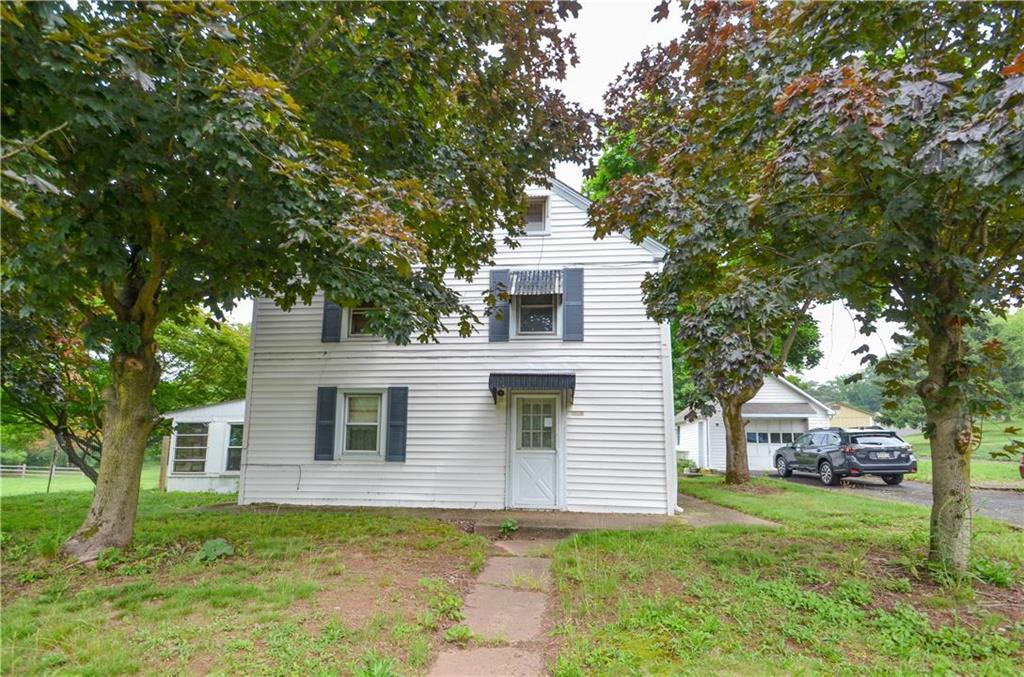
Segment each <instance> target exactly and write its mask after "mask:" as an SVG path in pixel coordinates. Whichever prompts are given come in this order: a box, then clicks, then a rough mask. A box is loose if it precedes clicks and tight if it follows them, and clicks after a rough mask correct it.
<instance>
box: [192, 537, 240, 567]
mask: <svg viewBox="0 0 1024 677" xmlns="http://www.w3.org/2000/svg"><path fill="white" fill-rule="evenodd" d="M234 554H235V549H234V548H233V547H231V544H230V543H228V542H227V541H225V540H224V539H223V538H211V539H210V540H208V541H206V542H205V543H203V545H202V547H200V548H199V552H197V553H196V555H195V557H193V558H192V561H194V562H216V561H217V560H219V559H221V558H223V557H230V556H231V555H234Z"/></svg>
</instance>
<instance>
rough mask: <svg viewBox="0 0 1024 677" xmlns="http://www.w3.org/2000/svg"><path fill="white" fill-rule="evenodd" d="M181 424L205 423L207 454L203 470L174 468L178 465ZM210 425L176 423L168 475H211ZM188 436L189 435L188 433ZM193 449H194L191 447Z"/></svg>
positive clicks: (172, 434)
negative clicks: (179, 427) (179, 429)
mask: <svg viewBox="0 0 1024 677" xmlns="http://www.w3.org/2000/svg"><path fill="white" fill-rule="evenodd" d="M181 423H186V424H188V423H203V424H205V425H206V447H205V453H204V454H203V469H202V470H175V469H174V466H175V465H177V463H178V425H179V424H181ZM210 424H211V421H175V422H174V430H173V431H172V433H171V453H170V457H171V458H170V460H169V461H168V465H169V467H168V468H167V474H168V475H179V476H181V477H202V476H204V475H206V474H208V473H209V470H210V469H209V465H210ZM186 434H188V433H186ZM190 448H193V447H190ZM182 460H183V461H188V462H192V463H194V462H196V461H197V460H198V459H194V458H186V459H182Z"/></svg>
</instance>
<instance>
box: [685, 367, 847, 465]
mask: <svg viewBox="0 0 1024 677" xmlns="http://www.w3.org/2000/svg"><path fill="white" fill-rule="evenodd" d="M832 414H833V411H832V410H831V409H830V408H829V407H828V406H826V405H825V404H823V403H821V402H819V401H818V400H816V399H815V398H814V397H812V396H811V395H809V394H808V393H806V392H804V391H803V390H802V389H800V388H799V387H798V386H796V385H794V384H792V383H790V382H789V381H787V380H785V379H783V378H778V377H775V376H769V377H767V378H766V379H765V382H764V386H762V387H761V390H760V391H758V393H757V395H755V396H754V398H753V399H752V400H750V401H749V402H747V403H746V404H745V405H743V422H744V425H745V428H746V433H747V461H748V463H749V466H750V469H751V470H771V469H772V468H774V464H773V462H772V452H774V451H775V450H776V449H778V448H779V447H781V446H784V445H786V444H789V443H790V442H792V441H793V440H794V439H795V438H796V437H797V436H798V435H799V434H800V433H803V432H806V431H807V430H809V429H810V428H821V427H826V426H828V425H829V419H830V418H831V416H832ZM676 426H677V427H676V450H677V452H678V456H679V458H681V459H683V458H685V459H690V460H692V461H694V462H695V463H696V464H697V465H698V466H699V467H701V468H711V469H713V470H722V471H724V470H725V424H724V422H723V421H722V414H721V412H716V413H715V414H714V415H713V416H709V417H707V418H703V419H698V420H696V421H693V422H688V421H687V420H686V417H685V412H682V413H680V414H678V415H677V416H676Z"/></svg>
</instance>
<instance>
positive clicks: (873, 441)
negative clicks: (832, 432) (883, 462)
mask: <svg viewBox="0 0 1024 677" xmlns="http://www.w3.org/2000/svg"><path fill="white" fill-rule="evenodd" d="M850 441H851V442H853V443H854V444H863V445H865V446H874V447H880V446H883V445H886V444H893V443H901V444H905V442H903V440H901V439H900V437H899V435H897V434H896V433H865V434H861V435H850Z"/></svg>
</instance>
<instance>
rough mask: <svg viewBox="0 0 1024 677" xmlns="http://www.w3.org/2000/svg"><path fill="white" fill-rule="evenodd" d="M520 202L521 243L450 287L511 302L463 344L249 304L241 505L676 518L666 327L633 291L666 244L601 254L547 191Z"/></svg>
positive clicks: (571, 210)
mask: <svg viewBox="0 0 1024 677" xmlns="http://www.w3.org/2000/svg"><path fill="white" fill-rule="evenodd" d="M528 197H529V202H528V204H529V209H528V219H527V224H526V230H527V234H526V236H525V237H523V238H521V239H520V246H519V247H517V248H515V249H510V248H508V247H507V246H506V245H505V244H504V243H503V242H502V238H501V237H499V238H498V248H497V253H496V254H495V257H494V260H495V263H494V266H493V267H491V268H485V269H483V270H482V271H481V272H480V273H479V275H478V276H477V278H476V279H475V280H474V281H473V282H472V283H467V282H465V281H458V280H455V279H454V278H452V279H450V280H449V283H450V284H451V285H452V287H453V288H454V289H456V290H457V291H458V292H459V293H460V294H461V295H462V298H463V299H464V300H465V301H466V302H467V303H470V304H471V305H472V306H473V308H474V310H475V311H476V313H477V314H478V315H479V316H480V317H482V318H483V317H484V316H485V306H484V301H483V296H484V294H485V293H486V292H487V291H488V289H493V290H501V289H503V290H506V291H507V292H508V299H509V300H508V301H502V302H501V303H500V304H499V307H498V309H497V310H498V312H497V313H495V314H493V315H492V316H490V317H489V318H488V320H487V321H486V322H487V326H483V327H481V331H478V332H477V333H475V334H474V335H473V336H471V337H459V336H458V335H457V334H456V333H451V334H447V335H443V336H440V337H439V340H438V342H437V343H432V344H431V343H428V344H419V343H413V344H411V345H406V346H398V345H393V344H391V343H389V342H388V341H386V340H384V339H381V338H378V337H375V336H370V335H368V334H367V333H366V332H365V331H364V329H365V310H363V309H360V308H341V307H339V306H337V305H335V304H333V303H329V302H325V300H324V298H323V297H322V296H319V295H318V296H317V297H316V298H315V299H314V300H313V302H312V303H311V304H310V305H305V306H303V305H300V306H296V307H293V308H292V309H291V310H290V311H289V312H285V311H282V310H281V309H279V308H278V307H277V306H276V305H275V304H274V303H273V302H272V301H271V300H269V299H258V300H257V302H256V304H255V310H254V316H253V344H252V349H251V352H250V378H249V382H248V388H249V390H248V395H247V400H246V402H247V406H248V411H247V415H246V420H247V421H248V422H249V426H248V429H247V431H246V433H247V439H246V448H245V453H244V460H243V464H242V468H243V474H242V482H241V487H240V491H239V502H240V503H242V504H249V503H259V502H271V503H296V504H309V505H385V506H426V507H459V508H488V509H501V508H532V509H549V510H571V511H588V512H635V513H662V514H666V513H667V514H671V513H673V512H674V510H675V507H676V475H675V450H674V441H673V430H672V383H671V368H670V360H671V350H670V345H669V334H668V327H667V326H665V325H659V324H657V323H655V322H654V321H652V320H650V319H649V318H648V317H647V313H646V310H645V307H644V304H643V301H642V298H641V291H640V284H641V282H642V281H643V279H644V275H645V274H647V273H648V272H652V271H655V270H657V269H658V268H659V266H660V265H661V264H660V260H661V258H662V256H663V255H664V248H663V247H661V246H660V245H659V244H657V243H655V242H652V241H649V242H646V243H644V244H643V245H642V246H641V245H634V244H632V243H631V242H630V241H629V240H628V239H627V238H626V237H624V236H621V235H615V236H609V237H607V238H605V239H603V240H595V239H594V231H593V230H592V229H591V228H590V227H588V225H587V207H588V205H589V203H588V202H587V200H586V198H584V197H583V196H582V195H580V194H579V193H577V192H575V191H573V190H572V189H570V188H568V187H567V186H565V185H564V184H562V183H560V182H558V181H554V182H553V184H552V187H551V189H550V190H531V191H530V192H529V194H528Z"/></svg>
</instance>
